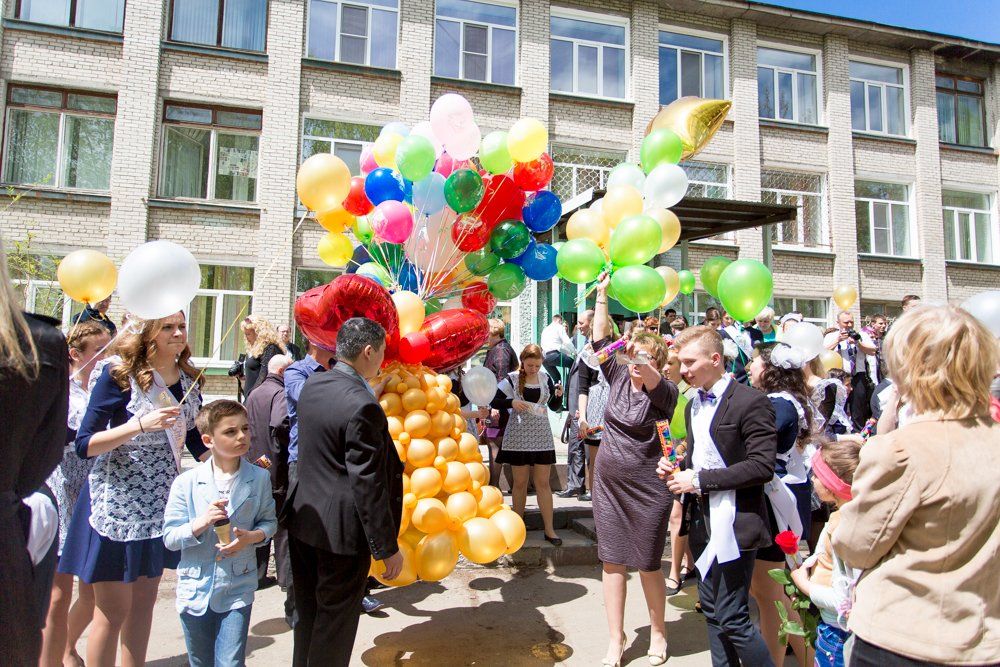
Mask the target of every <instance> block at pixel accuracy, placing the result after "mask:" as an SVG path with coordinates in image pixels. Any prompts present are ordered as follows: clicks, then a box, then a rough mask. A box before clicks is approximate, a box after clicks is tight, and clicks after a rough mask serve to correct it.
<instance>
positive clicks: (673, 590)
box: [667, 577, 681, 597]
mask: <svg viewBox="0 0 1000 667" xmlns="http://www.w3.org/2000/svg"><path fill="white" fill-rule="evenodd" d="M674 584H676V585H674ZM680 592H681V585H680V584H679V583H678V582H677V580H676V579H672V578H671V577H667V597H670V596H671V595H677V594H678V593H680Z"/></svg>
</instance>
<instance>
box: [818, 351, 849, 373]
mask: <svg viewBox="0 0 1000 667" xmlns="http://www.w3.org/2000/svg"><path fill="white" fill-rule="evenodd" d="M819 361H820V363H821V364H823V370H825V371H826V372H827V373H829V372H830V371H832V370H833V369H834V368H843V367H844V358H843V357H842V356H840V353H839V352H836V351H835V350H823V351H822V352H820V354H819Z"/></svg>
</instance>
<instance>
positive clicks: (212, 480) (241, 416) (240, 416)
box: [163, 400, 278, 667]
mask: <svg viewBox="0 0 1000 667" xmlns="http://www.w3.org/2000/svg"><path fill="white" fill-rule="evenodd" d="M195 423H196V424H197V426H198V431H199V432H200V433H201V439H202V442H204V443H205V445H206V446H207V447H208V448H209V450H210V451H211V452H212V456H211V458H209V459H208V460H207V461H205V462H204V463H200V464H198V466H196V467H195V468H193V469H192V470H188V471H187V472H185V473H183V474H182V475H180V476H179V477H178V478H177V479H175V480H174V483H173V486H172V487H171V488H170V499H169V500H168V501H167V508H166V511H165V512H164V519H163V541H164V543H165V544H166V545H167V548H168V549H171V550H173V551H177V550H180V552H181V562H180V564H179V565H178V566H177V611H178V613H180V618H181V626H182V627H183V629H184V640H185V642H186V643H187V650H188V659H189V661H190V663H191V667H221V666H226V667H229V666H232V667H236V666H239V667H242V666H243V665H244V664H246V663H245V657H246V645H247V633H248V632H249V630H250V609H251V607H252V605H253V596H254V591H255V590H256V589H257V561H256V555H255V553H256V552H255V549H254V548H253V547H254V546H255V545H258V544H261V543H262V542H265V541H266V540H269V539H271V536H272V535H274V531H275V530H276V528H277V525H278V523H277V520H276V519H275V514H274V496H273V495H272V494H271V477H270V475H269V474H268V472H267V471H266V470H264V469H262V468H258V467H257V466H255V465H252V464H251V463H248V462H247V461H246V460H244V459H243V456H244V455H245V454H246V453H247V452H248V451H249V449H250V425H249V423H248V422H247V413H246V410H245V409H244V408H243V406H242V405H240V404H239V403H237V402H236V401H229V400H220V401H214V402H212V403H209V404H208V405H206V406H205V407H203V408H202V409H201V412H199V413H198V417H197V419H196V420H195Z"/></svg>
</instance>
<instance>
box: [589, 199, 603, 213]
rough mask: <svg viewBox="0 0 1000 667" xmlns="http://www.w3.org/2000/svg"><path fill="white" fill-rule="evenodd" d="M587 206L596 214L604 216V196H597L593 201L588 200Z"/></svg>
mask: <svg viewBox="0 0 1000 667" xmlns="http://www.w3.org/2000/svg"><path fill="white" fill-rule="evenodd" d="M589 208H590V210H591V211H593V212H594V213H596V214H597V215H599V216H601V217H604V197H598V198H597V199H595V200H594V201H592V202H590V207H589Z"/></svg>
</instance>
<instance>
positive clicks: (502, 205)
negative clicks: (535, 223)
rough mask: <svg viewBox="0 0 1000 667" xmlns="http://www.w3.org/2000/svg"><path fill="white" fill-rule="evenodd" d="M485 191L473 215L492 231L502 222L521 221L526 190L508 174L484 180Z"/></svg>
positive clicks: (496, 175)
mask: <svg viewBox="0 0 1000 667" xmlns="http://www.w3.org/2000/svg"><path fill="white" fill-rule="evenodd" d="M483 184H484V186H485V191H484V194H483V199H482V201H480V202H479V206H477V207H476V209H475V211H473V215H474V216H476V217H477V218H479V219H480V220H482V221H483V222H485V223H486V225H487V226H488V227H489V228H490V229H491V230H492V229H493V228H494V227H496V226H497V225H498V224H500V221H501V220H520V219H521V209H522V208H524V190H522V189H521V188H519V187H517V185H515V184H514V181H512V180H511V178H510V177H509V176H507V175H506V174H495V175H493V176H490V177H489V178H484V179H483Z"/></svg>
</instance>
